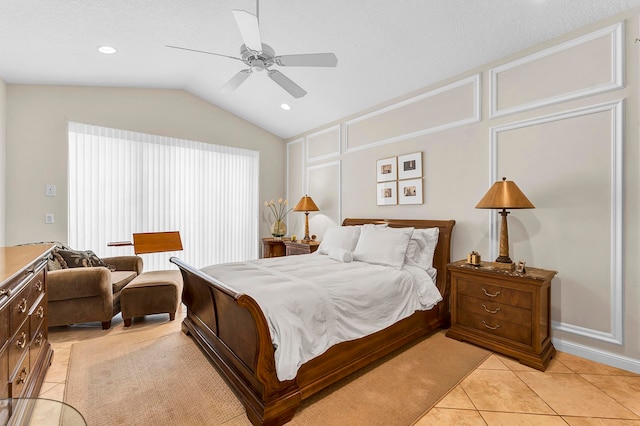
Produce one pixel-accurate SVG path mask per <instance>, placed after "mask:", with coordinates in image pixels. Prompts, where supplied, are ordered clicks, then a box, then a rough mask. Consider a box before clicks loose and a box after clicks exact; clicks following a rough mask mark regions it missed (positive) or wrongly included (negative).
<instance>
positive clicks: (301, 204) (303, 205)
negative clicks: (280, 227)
mask: <svg viewBox="0 0 640 426" xmlns="http://www.w3.org/2000/svg"><path fill="white" fill-rule="evenodd" d="M293 211H295V212H317V211H320V209H319V208H318V206H316V203H314V202H313V200H312V199H311V197H309V196H308V195H305V196H304V197H302V198H300V201H298V204H296V206H295V207H294V208H293Z"/></svg>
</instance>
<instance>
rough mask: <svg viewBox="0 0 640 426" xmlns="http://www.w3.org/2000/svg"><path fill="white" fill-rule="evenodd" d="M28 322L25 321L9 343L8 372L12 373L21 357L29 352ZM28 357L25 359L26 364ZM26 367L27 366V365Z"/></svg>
mask: <svg viewBox="0 0 640 426" xmlns="http://www.w3.org/2000/svg"><path fill="white" fill-rule="evenodd" d="M29 340H30V334H29V321H25V322H24V324H22V327H20V328H19V329H18V332H17V333H16V334H15V335H14V336H13V339H11V341H9V348H8V350H9V372H14V371H15V370H14V368H15V367H16V365H17V364H18V362H20V359H21V358H22V355H23V354H24V353H25V352H27V351H28V350H29ZM28 361H29V357H27V364H28ZM27 366H28V365H27Z"/></svg>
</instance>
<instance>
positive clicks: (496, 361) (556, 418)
mask: <svg viewBox="0 0 640 426" xmlns="http://www.w3.org/2000/svg"><path fill="white" fill-rule="evenodd" d="M183 317H184V307H183V308H182V309H181V311H180V312H178V314H177V315H176V319H175V321H169V318H168V315H166V314H164V315H148V316H147V317H145V318H144V319H135V320H134V322H133V324H132V326H131V327H129V328H124V327H123V323H122V318H121V317H120V316H119V315H118V316H116V317H115V318H114V320H113V324H112V326H111V329H109V330H102V329H101V328H100V325H99V324H97V323H96V324H83V325H76V326H73V327H52V328H51V329H49V340H50V342H51V345H52V346H53V350H54V357H53V363H52V365H51V367H50V368H49V370H48V372H47V375H46V376H45V381H44V384H43V386H42V389H41V391H40V397H41V398H48V399H53V400H57V401H62V400H63V398H64V387H65V382H66V377H67V368H68V365H69V355H70V353H71V345H73V344H74V343H76V342H79V341H86V340H91V339H96V338H100V337H103V336H112V335H116V334H119V333H130V332H136V331H141V330H142V329H148V330H153V334H156V335H157V336H158V337H160V336H163V335H166V334H169V333H173V332H176V331H179V330H180V325H181V322H182V319H183ZM415 425H418V426H426V425H509V426H512V425H572V426H582V425H588V426H590V425H614V426H617V425H621V426H622V425H638V426H640V374H634V373H631V372H628V371H625V370H620V369H617V368H613V367H609V366H607V365H603V364H599V363H596V362H592V361H588V360H585V359H583V358H579V357H576V356H573V355H569V354H567V353H563V352H558V354H557V355H556V357H555V358H554V359H553V360H552V361H551V364H550V365H549V368H547V370H546V371H545V372H540V371H537V370H535V369H532V368H529V367H527V366H524V365H521V364H519V363H518V362H517V361H515V360H513V359H510V358H507V357H504V356H501V355H496V354H493V355H491V356H490V357H489V358H488V359H487V360H486V361H485V362H484V363H482V364H481V365H480V366H478V368H476V369H475V370H474V371H473V372H472V373H471V374H469V376H467V377H466V378H465V379H464V380H462V382H461V383H460V384H459V385H458V386H456V387H455V388H453V389H452V390H451V391H450V392H449V393H448V394H447V395H446V396H445V397H443V398H442V399H441V400H440V401H439V402H438V403H437V404H436V405H435V407H433V408H432V409H431V410H429V411H428V412H427V413H426V414H425V415H424V417H422V418H421V419H420V420H418V421H417V422H416V423H415Z"/></svg>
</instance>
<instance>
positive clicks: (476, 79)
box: [344, 73, 481, 153]
mask: <svg viewBox="0 0 640 426" xmlns="http://www.w3.org/2000/svg"><path fill="white" fill-rule="evenodd" d="M469 83H472V84H473V97H474V99H473V115H472V116H471V117H468V118H464V119H462V120H457V121H452V122H450V123H446V124H442V125H439V126H435V127H430V128H426V129H422V130H418V131H415V132H411V133H406V134H404V135H398V136H394V137H392V138H387V139H382V140H379V141H374V142H370V143H367V144H365V145H361V146H357V147H354V148H350V147H349V126H350V125H352V124H355V123H358V122H360V121H363V120H367V119H369V118H371V117H375V116H377V115H380V114H384V113H385V112H388V111H392V110H394V109H397V108H401V107H403V106H405V105H410V104H412V103H415V102H418V101H421V100H423V99H427V98H430V97H432V96H435V95H438V94H440V93H444V92H447V91H449V90H451V89H455V88H458V87H460V86H464V85H466V84H469ZM480 111H481V102H480V73H478V74H474V75H472V76H470V77H467V78H463V79H462V80H458V81H456V82H454V83H451V84H448V85H446V86H442V87H439V88H437V89H434V90H431V91H429V92H426V93H423V94H421V95H418V96H414V97H413V98H410V99H406V100H404V101H401V102H398V103H395V104H393V105H390V106H387V107H385V108H381V109H379V110H376V111H373V112H370V113H368V114H365V115H362V116H360V117H358V118H354V119H352V120H348V121H346V122H345V123H344V124H345V153H349V152H356V151H362V150H365V149H370V148H375V147H378V146H382V145H387V144H390V143H394V142H399V141H403V140H406V139H411V138H415V137H418V136H423V135H428V134H430V133H436V132H441V131H443V130H448V129H453V128H456V127H460V126H464V125H466V124H470V123H477V122H479V121H480Z"/></svg>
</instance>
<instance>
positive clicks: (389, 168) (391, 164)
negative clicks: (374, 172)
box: [377, 157, 398, 182]
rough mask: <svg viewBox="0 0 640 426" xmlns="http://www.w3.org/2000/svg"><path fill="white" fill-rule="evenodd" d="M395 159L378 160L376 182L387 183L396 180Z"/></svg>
mask: <svg viewBox="0 0 640 426" xmlns="http://www.w3.org/2000/svg"><path fill="white" fill-rule="evenodd" d="M396 160H397V158H396V157H391V158H384V159H382V160H378V162H377V166H378V182H389V181H392V180H396V179H398V169H397V167H396V164H397V161H396Z"/></svg>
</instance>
